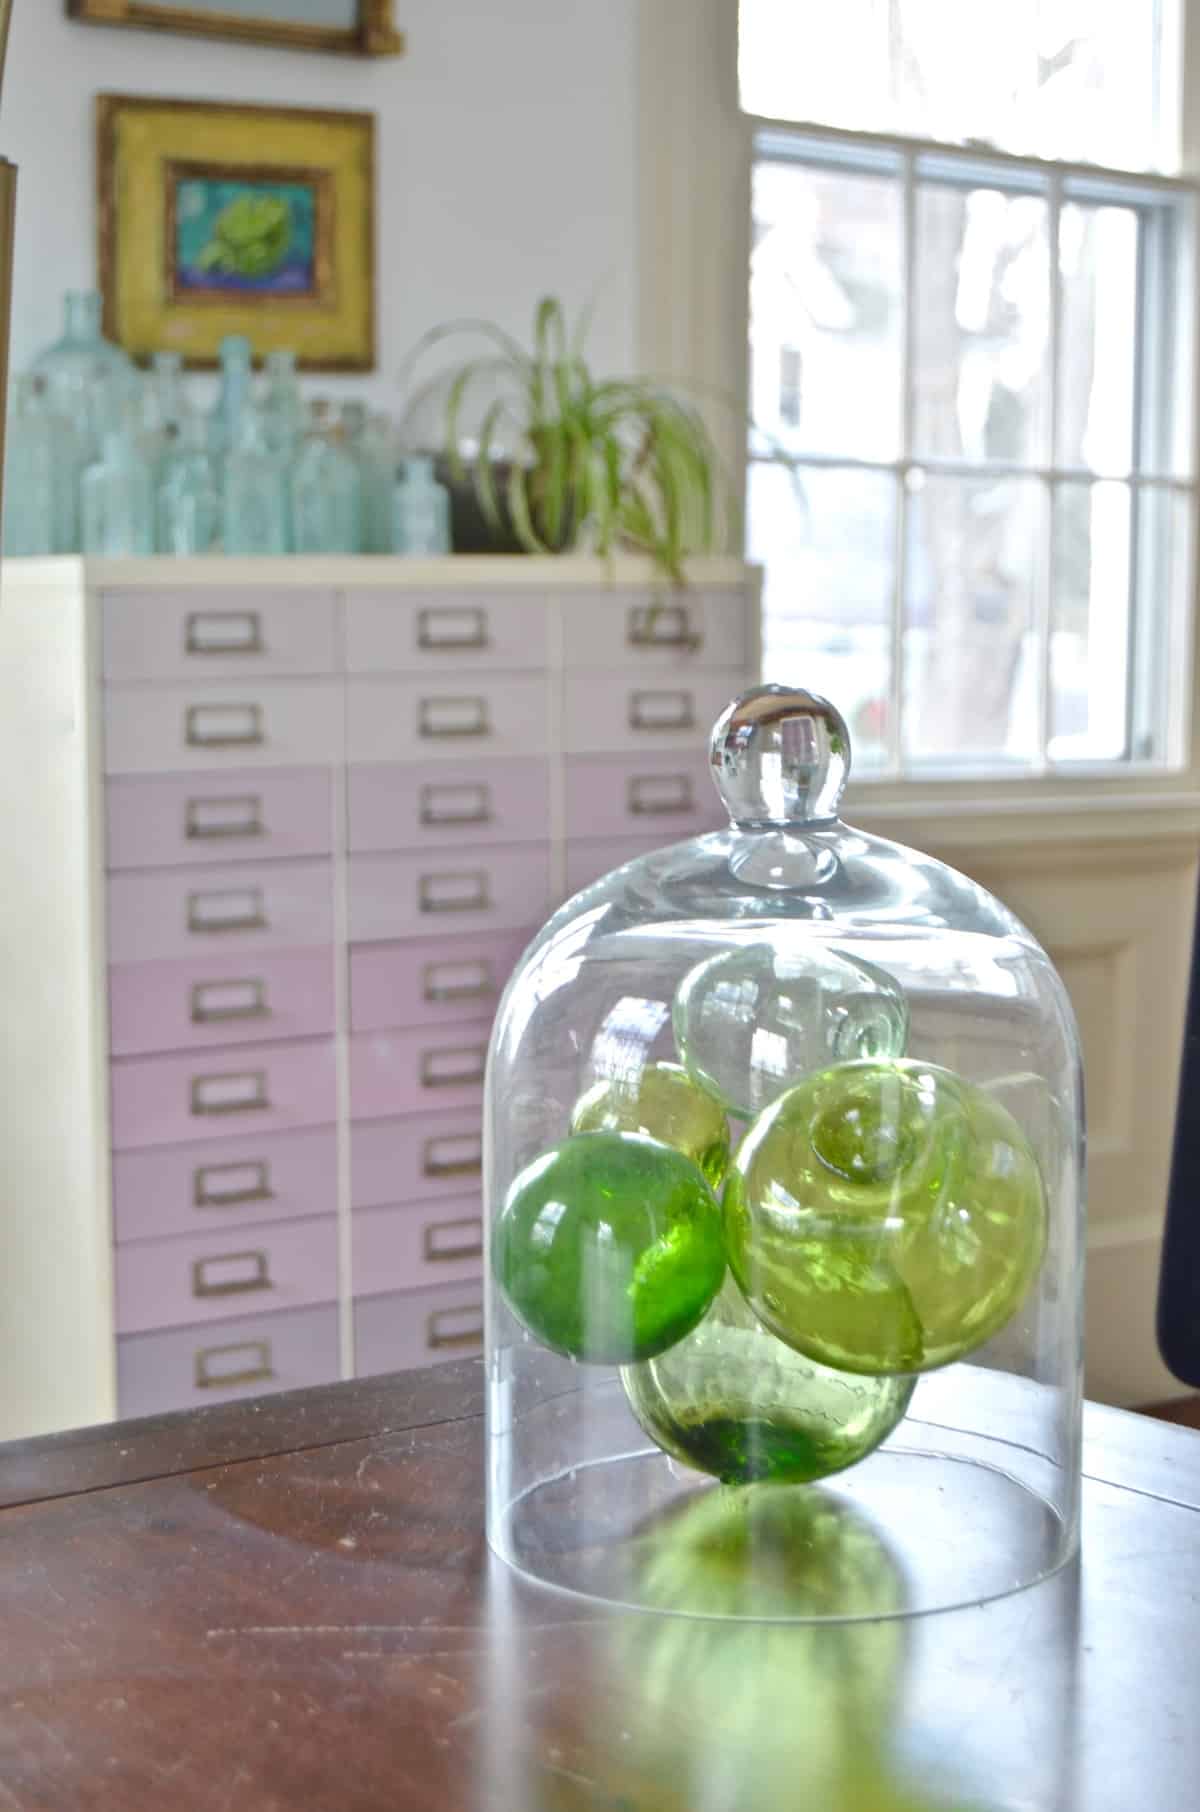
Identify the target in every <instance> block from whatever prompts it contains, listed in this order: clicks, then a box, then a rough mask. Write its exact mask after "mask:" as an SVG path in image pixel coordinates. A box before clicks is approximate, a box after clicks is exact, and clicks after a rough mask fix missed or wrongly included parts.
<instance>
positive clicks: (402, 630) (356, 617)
mask: <svg viewBox="0 0 1200 1812" xmlns="http://www.w3.org/2000/svg"><path fill="white" fill-rule="evenodd" d="M546 609H547V607H546V601H545V599H544V598H539V597H538V596H537V595H536V594H532V595H530V594H526V595H525V596H521V595H519V594H518V595H516V596H513V597H503V596H500V595H498V593H497V591H496V589H495V588H493V589H490V590H487V591H481V592H471V591H463V592H444V591H440V590H439V591H430V592H427V593H425V594H422V593H420V592H418V591H415V590H410V589H409V588H408V587H405V589H404V590H403V591H395V590H392V591H378V592H374V591H359V590H357V589H355V590H354V591H352V592H351V593H350V594H349V596H348V598H347V600H346V666H347V668H348V669H349V671H350V672H351V673H387V672H388V671H392V672H396V673H422V672H426V671H427V672H430V673H445V672H451V673H460V672H461V671H463V669H464V668H465V669H467V670H468V671H471V672H479V673H485V672H489V671H495V670H497V669H510V668H519V667H539V666H541V665H543V664H544V662H545V660H546Z"/></svg>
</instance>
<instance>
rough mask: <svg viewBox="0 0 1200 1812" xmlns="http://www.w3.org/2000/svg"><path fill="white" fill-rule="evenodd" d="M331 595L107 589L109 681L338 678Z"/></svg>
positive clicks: (257, 589) (261, 589) (251, 589)
mask: <svg viewBox="0 0 1200 1812" xmlns="http://www.w3.org/2000/svg"><path fill="white" fill-rule="evenodd" d="M337 665H338V661H337V604H336V600H335V597H334V594H333V592H331V591H314V590H312V589H311V588H309V587H306V588H305V589H304V590H302V591H301V590H297V591H272V590H268V589H267V588H266V587H265V586H257V585H256V586H249V585H247V586H242V587H241V588H238V587H236V586H225V585H222V586H219V587H217V586H214V587H213V588H212V590H211V591H209V590H204V589H203V588H201V587H195V588H190V587H188V588H185V587H184V586H177V587H176V586H172V585H170V584H166V585H164V586H163V587H162V589H161V591H153V592H151V591H144V590H138V591H129V592H122V591H108V592H105V594H104V673H105V677H106V678H108V679H115V680H138V679H161V678H164V677H168V676H170V677H175V678H179V679H201V680H223V679H246V678H250V677H252V676H254V675H256V674H259V673H264V674H272V675H281V674H289V673H334V672H336V670H337Z"/></svg>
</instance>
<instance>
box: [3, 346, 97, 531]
mask: <svg viewBox="0 0 1200 1812" xmlns="http://www.w3.org/2000/svg"><path fill="white" fill-rule="evenodd" d="M8 435H9V439H8V464H7V468H6V471H5V487H4V551H5V553H6V554H9V555H12V556H20V555H31V554H77V553H78V552H79V479H80V474H81V470H82V465H81V459H80V449H79V442H78V441H77V440H76V438H75V434H74V431H73V429H72V428H71V426H70V423H69V422H67V421H65V420H64V419H63V417H62V416H60V415H58V414H56V413H55V411H54V409H53V407H52V404H51V399H50V385H49V380H48V379H47V377H46V375H45V373H44V372H40V371H38V372H30V373H28V374H27V375H26V376H25V377H23V378H21V379H19V381H18V383H17V387H16V395H15V401H14V409H13V417H12V421H11V422H10V424H9V430H8Z"/></svg>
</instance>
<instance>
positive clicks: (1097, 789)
mask: <svg viewBox="0 0 1200 1812" xmlns="http://www.w3.org/2000/svg"><path fill="white" fill-rule="evenodd" d="M843 815H844V816H845V818H846V819H847V821H848V822H849V823H852V824H855V825H858V826H860V827H861V828H862V829H863V830H868V831H874V832H876V833H877V834H878V835H879V836H883V837H892V838H894V839H896V840H897V841H899V842H904V841H907V840H908V839H909V837H910V836H911V839H912V840H913V841H915V842H935V843H936V844H937V845H938V847H939V848H941V849H954V848H961V849H986V848H1000V847H1004V846H1011V845H1019V844H1028V843H1033V844H1037V845H1039V846H1043V845H1046V844H1068V845H1073V846H1078V845H1111V844H1113V843H1168V844H1169V843H1177V844H1181V845H1187V844H1192V845H1195V844H1197V843H1198V842H1200V788H1198V787H1197V783H1196V776H1195V775H1193V774H1182V775H1172V776H1169V777H1168V776H1162V777H1160V778H1159V780H1158V783H1157V784H1153V783H1151V781H1150V779H1149V777H1148V776H1147V775H1145V774H1141V775H1129V776H1127V777H1126V776H1122V777H1119V778H1105V779H1103V780H1100V779H1088V780H1081V781H1079V782H1078V783H1076V784H1075V785H1073V786H1072V785H1069V784H1065V783H1064V782H1063V781H1062V780H1061V779H1060V778H1058V777H1055V778H1054V779H1043V780H1025V781H1023V782H1020V783H1012V784H1009V785H1007V786H992V787H988V788H983V789H981V788H979V787H974V788H972V787H971V786H969V785H968V784H964V783H963V782H955V781H948V782H946V783H945V786H944V788H941V789H938V788H934V787H932V786H930V785H928V784H923V785H915V784H912V783H904V782H899V783H896V784H894V785H890V786H888V785H883V784H881V783H879V782H878V781H875V782H869V781H863V782H860V783H859V784H858V785H857V786H856V785H855V784H854V782H853V781H852V782H851V784H850V787H849V788H848V790H847V795H846V801H845V809H844V814H843Z"/></svg>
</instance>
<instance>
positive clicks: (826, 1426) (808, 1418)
mask: <svg viewBox="0 0 1200 1812" xmlns="http://www.w3.org/2000/svg"><path fill="white" fill-rule="evenodd" d="M621 1382H622V1384H623V1385H624V1386H625V1395H626V1397H627V1398H628V1399H629V1406H630V1408H631V1409H632V1410H633V1413H634V1415H635V1416H636V1417H637V1419H638V1421H639V1422H640V1423H641V1425H642V1427H643V1428H644V1429H645V1431H646V1433H647V1434H648V1435H649V1436H650V1438H651V1439H652V1440H654V1441H657V1442H658V1445H659V1446H660V1447H661V1448H663V1449H664V1451H665V1452H667V1453H669V1454H671V1455H672V1456H673V1458H675V1459H677V1460H681V1461H682V1462H683V1464H684V1465H685V1466H694V1467H696V1469H697V1470H698V1471H700V1472H709V1473H711V1474H712V1475H713V1477H714V1478H718V1479H720V1480H721V1482H722V1483H723V1484H726V1485H748V1484H752V1483H754V1482H755V1481H756V1480H759V1479H767V1480H771V1481H773V1482H774V1483H776V1484H809V1483H811V1481H812V1480H813V1479H821V1478H827V1477H828V1476H829V1474H830V1473H832V1472H841V1471H842V1469H843V1468H844V1467H846V1466H853V1464H854V1463H855V1461H856V1460H861V1459H863V1458H865V1456H866V1455H867V1454H868V1453H870V1452H871V1451H872V1450H873V1449H874V1448H876V1447H878V1445H879V1443H880V1442H881V1441H883V1440H885V1439H886V1438H887V1436H888V1435H889V1434H891V1432H892V1430H893V1428H895V1426H896V1424H897V1422H899V1421H900V1418H901V1417H902V1416H903V1414H904V1412H905V1410H906V1409H907V1408H908V1402H909V1398H910V1397H911V1396H912V1393H913V1387H914V1384H915V1379H913V1378H911V1377H894V1378H867V1377H861V1376H858V1377H856V1376H853V1375H852V1374H850V1373H848V1372H836V1371H832V1370H831V1369H830V1368H829V1367H828V1366H824V1365H819V1364H817V1363H816V1361H815V1360H812V1359H808V1358H806V1357H805V1356H804V1355H803V1354H802V1353H798V1352H796V1351H795V1350H794V1348H792V1347H790V1346H785V1344H784V1343H783V1341H782V1340H777V1339H776V1337H775V1335H774V1334H769V1333H768V1332H767V1330H766V1328H764V1327H763V1326H762V1324H761V1323H760V1322H759V1321H757V1320H756V1319H755V1317H754V1316H753V1315H752V1314H751V1312H750V1310H749V1308H748V1307H747V1305H746V1302H745V1300H744V1298H743V1297H742V1294H741V1292H740V1291H739V1290H738V1288H737V1286H736V1284H734V1283H733V1281H732V1279H730V1280H729V1281H727V1282H726V1284H725V1286H724V1288H723V1289H722V1291H721V1294H720V1295H719V1296H718V1297H717V1299H716V1301H715V1302H714V1303H713V1305H712V1308H711V1309H710V1310H709V1311H708V1314H707V1315H706V1316H705V1317H704V1320H703V1321H702V1322H701V1323H700V1325H699V1327H698V1328H696V1329H695V1331H694V1332H693V1333H691V1334H689V1335H688V1336H687V1339H686V1340H681V1341H680V1342H679V1343H678V1345H676V1346H673V1347H671V1348H670V1350H669V1351H668V1352H665V1353H661V1354H660V1355H659V1356H658V1358H656V1359H647V1360H645V1361H644V1362H643V1363H642V1364H641V1365H628V1366H625V1367H624V1368H623V1370H622V1372H621Z"/></svg>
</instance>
